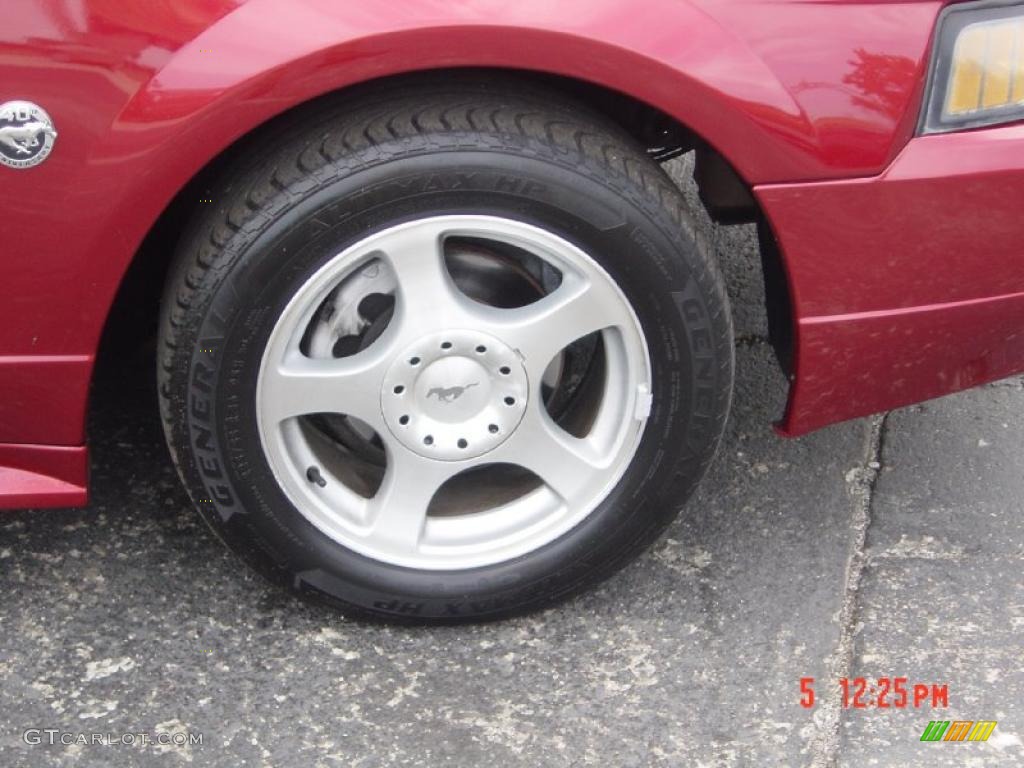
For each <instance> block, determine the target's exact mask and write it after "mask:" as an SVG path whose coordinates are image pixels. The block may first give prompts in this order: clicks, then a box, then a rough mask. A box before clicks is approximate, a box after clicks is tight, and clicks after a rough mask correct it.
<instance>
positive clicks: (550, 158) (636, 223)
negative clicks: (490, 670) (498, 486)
mask: <svg viewBox="0 0 1024 768" xmlns="http://www.w3.org/2000/svg"><path fill="white" fill-rule="evenodd" d="M213 198H214V204H213V205H211V206H208V207H204V208H203V210H202V214H201V215H200V216H199V217H198V218H197V220H196V221H195V222H193V224H192V226H191V227H190V230H189V234H188V236H187V237H186V238H185V240H184V242H183V245H182V247H181V248H180V250H179V252H178V254H177V257H176V261H175V264H174V267H173V268H172V271H171V275H170V277H169V281H168V285H167V288H166V293H165V299H164V302H163V307H162V318H161V327H160V336H161V339H160V342H161V343H160V350H161V352H160V361H159V366H158V369H159V370H158V377H159V388H160V395H161V415H162V418H163V423H164V429H165V432H166V436H167V442H168V445H169V446H170V450H171V454H172V456H173V458H174V461H175V464H176V465H177V468H178V471H179V473H180V475H181V477H182V480H183V482H184V484H185V486H186V488H187V489H188V491H189V493H190V494H191V497H192V499H193V501H194V502H195V503H196V505H197V507H198V508H199V510H200V512H201V514H202V516H203V517H204V519H205V520H206V521H207V522H208V523H209V525H210V526H211V527H212V528H213V530H214V531H215V532H216V533H217V535H218V536H219V537H220V538H221V539H222V540H223V541H225V542H226V543H227V544H228V546H229V547H230V548H231V549H232V550H234V551H235V552H236V553H238V554H239V555H240V556H241V557H242V558H243V559H244V560H245V561H246V562H247V563H249V564H250V565H251V566H252V567H254V568H255V569H256V570H258V571H259V572H260V573H262V574H263V575H265V576H267V577H268V578H269V579H271V580H272V581H274V582H277V583H279V584H283V585H285V586H287V587H288V588H290V589H291V590H293V591H295V592H297V593H299V594H301V595H303V596H309V597H313V598H316V599H318V600H320V601H324V602H327V603H329V604H331V605H333V606H335V607H337V608H340V609H341V610H343V611H345V612H346V613H349V614H354V615H361V616H375V617H385V618H388V619H391V620H399V621H423V622H458V621H466V620H481V619H491V618H498V617H504V616H509V615H513V614H517V613H521V612H525V611H529V610H534V609H537V608H540V607H543V606H546V605H549V604H551V603H552V602H554V601H557V600H561V599H563V598H565V597H567V596H569V595H572V594H575V593H577V592H579V591H580V590H582V589H585V588H587V587H590V586H592V585H594V584H596V583H597V582H599V581H601V580H602V579H604V578H606V577H608V576H609V575H611V574H612V573H614V572H615V571H617V570H618V569H620V568H622V567H623V566H624V565H626V564H627V563H629V562H630V561H631V560H632V559H634V558H635V557H636V556H637V555H638V554H639V553H640V552H641V551H643V549H644V548H645V547H647V546H648V545H650V544H651V543H652V542H653V541H654V540H655V539H656V537H657V536H658V535H659V534H660V533H661V532H662V531H663V530H664V529H665V527H666V526H667V525H668V524H669V523H670V522H671V521H672V520H673V518H674V517H675V516H676V514H677V511H678V510H679V509H680V507H681V506H682V504H683V502H684V501H685V499H686V498H687V497H688V496H689V495H690V493H691V492H692V491H693V489H694V487H695V486H696V484H697V482H698V481H699V480H700V478H701V477H702V475H703V474H704V472H705V470H706V468H707V466H708V464H709V463H710V461H711V459H712V456H713V454H714V451H715V448H716V446H717V443H718V440H719V438H720V435H721V432H722V429H723V427H724V423H725V420H726V417H727V413H728V410H729V404H730V398H731V391H732V376H733V344H732V327H731V319H730V313H729V306H728V299H727V297H726V294H725V290H724V287H723V282H722V279H721V276H720V274H719V272H718V271H717V268H716V267H715V265H714V264H713V262H712V261H711V260H710V259H709V257H708V255H707V250H706V248H705V247H704V246H703V245H702V244H701V242H700V239H699V237H698V236H697V233H696V231H695V226H694V223H693V221H692V219H691V217H690V215H689V213H688V212H687V210H686V204H685V202H684V199H683V197H682V196H681V194H680V193H679V191H678V190H677V189H676V188H675V187H674V185H673V184H672V182H671V181H670V180H669V179H668V178H667V177H666V176H665V174H664V173H663V171H662V170H661V169H660V168H659V167H658V166H657V165H656V164H655V163H653V162H652V161H650V160H649V159H648V158H647V157H646V156H645V153H644V151H643V150H642V148H640V147H639V146H637V145H636V144H635V143H634V142H633V141H632V140H631V139H630V137H628V136H627V135H626V134H625V133H624V132H622V131H621V130H620V129H619V128H617V127H616V126H615V125H614V124H613V123H611V122H610V121H608V120H607V119H605V118H604V117H602V116H599V115H597V114H595V113H592V112H590V111H589V110H588V109H587V108H586V107H583V106H581V105H577V104H573V103H567V102H566V100H565V98H564V97H562V96H557V95H554V94H548V93H545V92H544V91H540V90H537V89H536V88H533V87H532V86H523V85H522V84H520V83H518V82H516V81H514V80H511V81H501V80H496V79H495V80H491V81H489V82H488V83H475V82H462V83H460V82H455V83H447V84H436V85H431V84H429V83H427V82H423V83H421V84H418V85H416V86H415V87H413V88H410V87H409V86H408V85H405V86H402V87H399V86H393V87H383V88H378V89H375V90H373V91H366V92H363V93H361V94H360V93H357V94H355V95H350V98H347V99H345V101H344V103H342V104H335V105H330V104H328V105H323V104H321V105H317V106H315V107H311V108H308V109H306V110H303V111H302V112H299V113H297V114H296V115H295V116H294V117H293V118H292V119H288V120H284V121H279V122H278V124H277V125H275V126H274V127H272V128H271V129H269V130H268V132H266V133H265V134H264V136H263V137H262V138H259V139H256V140H255V141H254V142H253V143H252V144H251V145H250V146H249V148H248V150H247V151H246V152H244V153H242V157H241V160H240V161H238V162H237V163H236V167H235V168H234V169H233V170H232V171H230V172H229V173H228V174H226V176H225V178H224V180H223V182H222V185H221V188H220V189H215V190H214V192H213ZM452 212H459V213H464V212H470V213H492V214H493V213H499V214H500V215H503V216H506V217H509V218H516V219H519V220H522V221H526V222H529V223H533V224H535V225H538V226H541V227H544V228H546V229H548V230H551V231H555V232H557V233H559V234H560V235H561V236H562V237H564V238H566V239H568V240H570V241H572V242H573V243H575V244H576V245H578V246H579V247H581V248H582V249H583V250H584V251H586V252H588V253H589V254H591V256H592V257H593V258H595V259H596V260H597V261H599V262H600V263H601V265H602V266H603V267H604V268H605V270H606V271H607V272H608V273H609V274H611V275H612V276H613V278H614V279H615V280H616V282H617V283H618V284H619V286H620V288H621V289H622V291H623V292H624V293H625V295H626V296H627V298H628V299H629V301H630V302H631V304H632V306H633V307H634V309H635V311H636V313H637V316H638V317H639V319H640V323H641V325H642V326H643V328H644V333H645V335H646V337H647V340H648V345H649V354H650V358H651V364H652V368H653V393H654V401H653V408H652V412H651V418H650V421H649V422H648V424H647V427H646V430H645V432H644V436H643V439H642V441H641V443H640V447H639V449H638V451H637V453H636V456H635V458H634V460H633V462H632V464H631V465H630V467H629V469H628V471H627V472H626V474H625V476H624V477H623V479H622V480H621V481H620V482H619V483H618V485H617V486H616V487H615V488H614V489H613V490H612V492H611V493H610V494H609V495H608V497H607V498H606V499H605V500H604V501H603V502H602V503H601V504H600V505H599V506H598V508H597V509H596V510H595V511H594V512H592V513H591V514H590V515H589V517H587V518H586V519H585V520H584V521H583V522H582V523H580V524H579V525H577V526H576V527H575V528H573V529H572V530H570V531H569V532H568V533H566V534H565V535H563V536H562V537H561V538H559V539H557V540H555V541H554V542H552V543H550V544H548V545H546V546H544V547H542V548H540V549H538V550H536V551H534V552H531V553H529V554H527V555H524V556H522V557H519V558H517V559H514V560H511V561H506V562H503V563H499V564H497V565H493V566H487V567H481V568H474V569H472V570H465V571H454V572H438V571H419V570H415V569H409V568H401V567H396V566H393V565H388V564H385V563H381V562H376V561H373V560H370V559H368V558H366V557H363V556H361V555H359V554H357V553H355V552H353V551H351V550H349V549H347V548H345V547H342V546H341V545H340V544H338V543H336V542H335V541H333V540H332V539H330V538H328V537H327V536H326V535H324V534H323V533H321V532H320V531H319V530H318V529H317V528H315V527H313V525H311V524H310V523H309V522H308V521H307V519H306V518H305V517H303V516H302V515H301V514H300V513H299V512H298V511H297V510H296V509H295V507H294V506H293V505H292V504H291V503H290V502H289V500H288V499H287V498H286V497H285V495H284V494H283V492H282V491H281V489H280V488H279V487H278V485H277V483H276V481H275V480H274V478H273V476H272V474H271V472H270V470H269V468H268V466H267V463H266V459H265V457H264V455H263V452H262V447H261V443H260V438H259V435H258V432H257V429H256V426H255V419H254V418H253V417H252V414H253V411H254V408H255V371H256V370H257V369H258V365H259V361H260V357H261V354H262V351H263V346H264V343H265V341H266V338H267V334H268V333H269V328H270V326H271V325H272V321H273V320H274V317H275V313H277V312H279V311H280V309H281V308H282V307H283V305H284V303H285V302H286V301H287V300H288V298H289V297H290V295H291V294H292V292H293V291H294V290H296V287H297V286H298V285H301V284H302V282H303V281H304V280H305V279H306V278H307V277H308V276H309V275H311V274H312V273H313V272H314V271H315V270H316V269H317V268H318V267H319V266H320V265H322V264H323V263H324V262H325V261H326V260H327V259H328V258H330V257H331V256H333V255H334V254H337V253H338V252H340V251H341V250H342V249H343V248H344V247H345V245H346V244H347V243H350V242H352V241H353V240H354V239H357V238H361V237H364V236H365V235H366V234H367V233H369V232H372V231H375V230H378V229H382V228H384V227H387V226H390V225H392V224H395V223H398V222H401V221H403V220H408V219H412V218H416V217H419V216H425V215H434V214H443V213H452Z"/></svg>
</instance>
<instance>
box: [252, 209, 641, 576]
mask: <svg viewBox="0 0 1024 768" xmlns="http://www.w3.org/2000/svg"><path fill="white" fill-rule="evenodd" d="M456 238H473V239H475V240H477V241H484V242H491V243H497V244H504V245H506V246H512V247H514V248H516V249H521V251H523V252H526V253H529V254H532V256H534V257H536V258H538V259H540V260H541V261H543V262H544V263H546V264H547V265H548V266H549V267H553V268H554V269H555V270H557V273H558V275H559V281H558V284H557V287H555V288H554V289H553V290H551V291H550V292H549V293H548V294H547V295H544V296H543V297H541V298H539V299H538V300H536V301H534V302H532V303H528V304H526V305H524V306H517V307H514V308H504V309H503V308H498V307H496V306H490V305H487V304H484V303H481V302H479V301H475V300H474V299H471V298H469V296H467V295H466V294H465V293H464V292H463V291H461V290H460V289H459V287H458V286H457V285H456V282H455V281H454V280H453V278H452V275H451V273H450V271H449V269H448V268H447V267H446V258H445V248H446V243H447V242H448V241H449V240H451V239H456ZM372 294H382V295H390V296H393V297H394V302H393V314H392V315H391V316H390V318H389V320H388V321H387V325H386V327H384V328H383V329H382V330H380V329H378V331H377V332H378V333H379V335H375V336H373V337H372V339H370V341H369V342H368V343H366V344H365V346H364V347H362V348H360V349H358V350H356V351H354V352H353V353H351V354H349V355H348V356H342V357H338V356H336V355H335V354H334V353H332V351H331V350H332V349H333V348H334V345H335V343H336V342H337V340H338V338H339V337H340V336H342V335H344V334H346V333H351V332H353V331H355V330H360V329H362V330H365V326H366V325H367V322H366V321H365V319H362V318H360V316H359V307H360V305H361V300H362V299H364V298H365V297H366V296H368V295H372ZM591 334H594V335H595V336H596V337H597V338H599V339H600V341H601V344H602V349H603V355H604V375H603V380H602V381H601V383H600V386H599V390H600V391H599V393H598V398H597V401H596V402H597V404H596V406H595V408H594V413H593V416H592V419H591V421H590V423H589V425H588V429H587V430H586V432H585V434H584V435H582V436H575V435H574V434H570V432H569V431H567V430H566V429H564V428H563V427H562V426H559V424H558V423H556V421H555V419H553V418H552V415H551V414H550V413H549V412H548V409H547V407H546V406H545V401H544V392H545V391H547V390H546V389H545V387H547V383H546V382H549V381H550V380H551V378H552V371H553V370H554V369H555V368H557V365H558V361H559V359H560V356H561V355H563V353H564V350H566V348H567V347H569V346H570V345H571V344H573V343H574V342H577V341H578V340H579V339H581V338H584V337H587V336H589V335H591ZM650 382H651V366H650V360H649V356H648V353H647V344H646V341H645V339H644V335H643V331H642V329H641V327H640V323H639V321H638V320H637V317H636V315H635V313H634V312H633V309H632V308H631V307H630V305H629V302H628V301H627V299H626V297H625V296H624V295H623V293H622V292H621V290H620V289H619V288H618V286H617V285H616V284H615V282H614V281H613V280H612V278H611V277H610V276H609V275H608V273H607V272H605V270H604V269H603V268H602V267H601V266H600V265H598V264H597V262H595V261H594V260H593V259H592V258H590V257H589V256H588V255H587V254H585V253H584V252H583V251H581V250H580V249H579V248H577V247H576V246H574V245H573V244H571V243H569V242H568V241H566V240H564V239H563V238H561V237H559V236H557V235H555V234H553V233H551V232H547V231H545V230H543V229H540V228H538V227H535V226H532V225H528V224H525V223H522V222H518V221H514V220H511V219H505V218H497V217H491V216H439V217H433V218H426V219H420V220H417V221H413V222H410V223H406V224H402V225H399V226H396V227H393V228H391V229H388V230H385V231H382V232H379V233H377V234H374V235H371V236H370V237H367V238H366V239H364V240H362V241H361V242H359V243H356V244H355V245H353V246H352V247H350V248H347V249H346V250H345V251H344V252H342V253H340V254H338V255H337V256H335V257H334V258H332V259H331V260H330V261H329V262H328V263H327V264H326V265H325V266H323V267H322V268H321V269H320V270H319V271H317V272H316V273H315V274H314V275H313V276H312V277H311V278H309V279H308V280H307V281H306V283H305V284H304V285H303V286H302V287H301V288H300V289H299V290H298V292H297V293H296V294H295V296H294V297H293V298H292V299H291V301H290V302H289V304H288V305H287V307H286V308H285V310H284V312H283V313H282V315H281V317H280V318H279V320H278V322H277V324H276V326H275V327H274V329H273V331H272V333H271V335H270V338H269V340H268V342H267V346H266V350H265V352H264V355H263V360H262V362H261V366H260V373H259V381H258V385H257V420H258V427H259V432H260V437H261V440H262V444H263V449H264V452H265V454H266V457H267V459H268V462H269V464H270V467H271V470H272V471H273V474H274V477H275V478H276V480H277V482H278V483H279V484H280V486H281V488H282V489H283V490H284V492H285V494H286V495H287V497H288V498H289V499H290V500H291V502H292V503H293V504H294V505H295V507H296V508H297V509H298V510H299V511H300V512H301V513H302V514H303V515H304V516H305V517H306V518H307V519H308V520H309V521H310V522H311V523H312V524H313V525H314V526H316V527H317V528H318V529H319V530H320V531H322V532H323V533H324V534H326V535H327V536H329V537H330V538H332V539H333V540H335V541H337V542H338V543H340V544H342V545H343V546H345V547H348V548H350V549H352V550H354V551H356V552H359V553H360V554H363V555H365V556H367V557H370V558H373V559H374V560H378V561H382V562H386V563H390V564H393V565H397V566H405V567H410V568H421V569H432V570H459V569H467V568H474V567H479V566H484V565H490V564H493V563H498V562H502V561H505V560H508V559H511V558H514V557H517V556H520V555H523V554H526V553H528V552H531V551H534V550H536V549H538V548H540V547H542V546H544V545H545V544H548V543H550V542H551V541H554V540H555V539H556V538H558V537H559V536H561V535H562V534H564V533H566V532H567V531H569V530H570V529H571V528H573V527H574V526H576V525H577V524H579V523H580V522H581V521H582V520H583V519H585V518H586V517H587V515H588V514H590V513H591V512H592V511H593V510H594V509H595V508H596V507H597V505H598V504H599V503H600V502H601V501H602V500H603V499H604V498H605V497H606V496H607V495H608V493H609V492H610V491H611V489H612V488H613V487H614V486H615V485H616V484H617V483H618V481H619V480H620V479H621V477H622V475H623V473H624V472H625V471H626V469H627V467H628V466H629V464H630V462H631V461H632V459H633V456H634V454H635V452H636V449H637V446H638V444H639V442H640V438H641V436H642V434H643V429H644V426H645V424H646V422H647V418H648V415H649V411H650V407H651V393H650ZM313 414H343V415H344V416H346V417H347V418H348V420H349V422H350V426H351V427H352V429H353V430H355V431H356V432H359V433H360V434H362V435H363V436H364V437H365V438H366V440H367V441H368V443H370V442H372V443H374V444H375V445H378V446H380V447H382V448H383V453H384V456H385V457H386V461H385V466H384V468H383V477H382V480H381V481H380V483H379V488H377V489H376V492H375V493H373V494H371V495H370V496H366V495H364V494H362V493H360V492H359V491H358V489H354V487H353V484H352V483H350V482H348V481H347V480H346V473H345V470H344V466H343V465H344V464H345V461H344V456H343V455H341V454H340V453H339V454H338V456H331V455H326V456H325V453H324V450H323V448H322V446H320V445H319V444H318V441H317V440H316V439H315V438H314V437H312V436H311V434H310V431H309V429H308V428H307V427H306V425H305V424H304V417H309V416H311V415H313ZM507 465H512V466H515V467H521V468H523V469H525V470H528V471H529V472H530V473H532V476H535V478H536V479H537V481H538V482H537V483H536V487H533V488H531V489H530V490H529V491H528V492H526V493H523V494H522V495H521V496H519V497H516V498H513V499H511V500H509V499H507V498H503V497H502V496H501V494H497V493H495V494H493V496H492V498H491V501H490V502H489V503H485V504H484V506H483V507H482V508H480V507H477V508H475V509H474V510H473V511H470V512H466V513H460V512H459V510H458V509H456V510H454V511H452V510H442V512H441V513H440V514H435V511H434V509H433V508H432V507H431V502H432V500H434V499H435V496H437V495H438V491H439V490H440V489H442V486H445V487H447V485H446V484H448V483H449V481H451V480H452V479H453V478H456V476H460V475H462V474H463V473H465V472H467V470H473V471H476V470H480V469H481V468H493V467H497V466H507ZM474 481H475V482H476V485H477V486H480V484H481V482H483V483H484V487H483V493H484V496H485V498H486V497H487V490H488V489H487V486H486V480H477V479H476V478H475V477H474ZM478 496H479V494H478Z"/></svg>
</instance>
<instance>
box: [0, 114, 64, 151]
mask: <svg viewBox="0 0 1024 768" xmlns="http://www.w3.org/2000/svg"><path fill="white" fill-rule="evenodd" d="M39 134H43V135H44V136H49V137H56V135H57V132H56V131H55V130H53V128H51V127H50V126H48V125H47V124H46V123H41V122H39V121H37V120H36V121H33V122H31V123H25V124H24V125H5V126H3V127H2V128H0V144H2V145H3V146H5V147H9V148H11V149H13V150H14V151H15V152H17V153H18V154H19V155H31V154H32V151H33V150H34V149H36V148H37V147H38V146H39Z"/></svg>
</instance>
